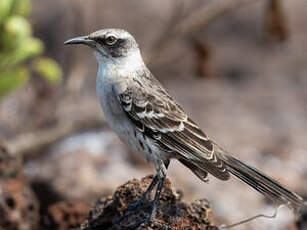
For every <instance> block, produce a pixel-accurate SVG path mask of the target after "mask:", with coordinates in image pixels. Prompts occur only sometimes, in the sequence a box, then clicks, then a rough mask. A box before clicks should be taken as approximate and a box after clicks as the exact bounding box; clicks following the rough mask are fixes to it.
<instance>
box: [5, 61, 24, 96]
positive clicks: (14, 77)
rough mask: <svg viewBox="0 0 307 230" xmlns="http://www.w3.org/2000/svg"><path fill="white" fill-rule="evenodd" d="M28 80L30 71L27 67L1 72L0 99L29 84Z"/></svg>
mask: <svg viewBox="0 0 307 230" xmlns="http://www.w3.org/2000/svg"><path fill="white" fill-rule="evenodd" d="M28 80H29V70H28V69H27V68H26V67H19V68H17V69H14V70H9V71H6V72H0V99H2V98H3V97H4V96H6V95H8V94H9V93H11V92H13V91H14V90H16V89H17V88H19V87H21V86H22V85H24V84H25V83H27V82H28Z"/></svg>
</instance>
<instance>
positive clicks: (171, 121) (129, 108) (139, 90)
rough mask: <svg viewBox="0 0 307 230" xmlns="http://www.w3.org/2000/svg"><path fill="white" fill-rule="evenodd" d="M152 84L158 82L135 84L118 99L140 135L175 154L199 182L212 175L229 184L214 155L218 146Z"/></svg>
mask: <svg viewBox="0 0 307 230" xmlns="http://www.w3.org/2000/svg"><path fill="white" fill-rule="evenodd" d="M147 80H148V79H147ZM151 80H154V81H155V82H152V84H149V85H147V87H141V84H134V85H133V86H132V87H130V88H127V89H126V90H125V91H124V92H122V93H121V94H119V96H118V98H119V100H120V103H121V105H122V107H123V109H124V111H125V112H126V114H127V116H128V117H129V119H130V120H131V121H132V122H133V123H134V124H135V126H136V127H137V129H138V130H139V131H140V132H142V133H143V134H144V135H146V136H147V137H149V138H152V139H153V140H155V143H156V144H157V145H159V147H160V148H162V149H164V151H167V152H170V153H173V154H172V155H173V156H174V157H175V158H177V159H178V160H179V161H180V162H182V163H183V164H184V165H185V166H187V167H188V168H190V169H191V170H192V171H193V172H194V173H195V174H196V175H197V176H198V177H199V178H200V179H202V180H204V181H205V180H206V179H205V178H206V176H207V173H208V172H209V173H211V174H212V175H214V176H216V177H217V178H219V179H221V180H227V179H228V178H229V173H228V171H227V170H226V167H225V165H224V163H223V161H221V160H220V159H219V158H218V156H217V155H216V153H215V144H214V143H213V142H211V141H210V140H209V139H208V137H207V135H206V134H205V133H204V132H202V130H201V129H200V128H199V127H198V126H197V125H196V124H195V123H194V122H193V121H192V120H191V119H190V118H189V117H188V116H187V115H186V113H185V112H184V111H183V109H182V108H181V107H180V106H179V105H178V104H177V103H176V102H175V101H174V99H173V98H172V97H171V96H170V95H169V94H168V93H167V92H166V91H165V90H164V89H163V87H162V86H161V85H160V83H159V82H158V81H157V80H155V79H151ZM145 82H146V81H145ZM143 86H144V85H143ZM145 88H146V90H145Z"/></svg>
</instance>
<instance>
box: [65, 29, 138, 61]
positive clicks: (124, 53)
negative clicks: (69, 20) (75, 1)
mask: <svg viewBox="0 0 307 230" xmlns="http://www.w3.org/2000/svg"><path fill="white" fill-rule="evenodd" d="M64 44H65V45H70V44H84V45H88V46H89V47H91V48H93V49H94V50H95V51H96V52H95V53H96V57H97V59H98V62H99V63H100V62H104V64H106V62H112V63H123V62H127V61H128V60H131V61H133V59H141V61H142V58H141V55H140V51H139V48H138V44H137V42H136V41H135V39H134V37H133V36H132V35H131V34H129V33H128V32H127V31H125V30H122V29H102V30H98V31H96V32H93V33H91V34H89V35H87V36H81V37H75V38H72V39H69V40H67V41H66V42H64ZM135 61H139V60H135Z"/></svg>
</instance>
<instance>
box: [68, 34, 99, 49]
mask: <svg viewBox="0 0 307 230" xmlns="http://www.w3.org/2000/svg"><path fill="white" fill-rule="evenodd" d="M74 44H84V45H88V46H91V47H93V46H95V41H94V40H92V39H89V37H88V36H81V37H76V38H72V39H69V40H67V41H65V42H64V45H74Z"/></svg>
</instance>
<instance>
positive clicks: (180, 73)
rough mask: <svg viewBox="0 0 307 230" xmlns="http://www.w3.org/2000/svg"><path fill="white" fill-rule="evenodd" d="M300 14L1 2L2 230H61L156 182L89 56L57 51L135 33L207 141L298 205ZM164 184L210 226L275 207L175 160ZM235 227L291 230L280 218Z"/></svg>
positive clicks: (228, 5)
mask: <svg viewBox="0 0 307 230" xmlns="http://www.w3.org/2000/svg"><path fill="white" fill-rule="evenodd" d="M306 12H307V2H306V1H302V0H283V1H281V0H258V1H256V0H217V1H213V0H201V1H200V0H188V1H186V0H185V1H183V0H182V1H179V0H177V1H176V0H155V1H152V0H151V1H150V0H143V1H138V0H130V1H119V0H88V1H82V0H53V1H49V0H0V100H1V103H0V140H1V149H0V150H1V151H0V152H1V157H0V191H2V193H0V216H2V217H3V218H1V220H0V225H1V226H0V229H1V230H2V229H18V230H19V229H25V230H26V229H39V228H40V229H43V227H42V226H44V228H47V229H48V228H49V229H63V230H64V229H69V226H73V225H74V224H75V225H77V223H79V222H80V221H81V220H82V218H83V217H84V216H86V215H87V212H88V210H89V207H90V206H91V204H93V202H94V201H95V200H96V199H97V198H98V197H100V196H103V195H109V194H112V191H114V189H115V188H116V187H118V186H119V185H121V184H123V183H125V182H126V181H127V180H129V179H132V178H141V177H143V176H145V175H148V174H153V173H154V169H153V167H152V166H151V165H150V164H148V163H146V162H144V161H143V160H142V159H140V158H139V157H138V156H137V155H136V154H135V153H134V152H132V151H131V150H129V149H128V148H127V147H126V146H125V145H123V144H122V143H121V142H120V141H119V139H118V138H117V137H116V135H115V134H114V133H113V132H112V131H111V130H110V129H109V128H108V126H107V124H106V123H105V121H104V118H103V113H102V110H101V108H100V105H99V102H98V99H97V97H96V90H95V78H96V72H97V63H96V60H95V58H94V56H93V54H92V50H90V49H89V48H88V47H83V46H82V47H81V46H78V47H76V46H69V47H64V46H63V42H64V41H65V40H67V39H69V38H72V37H75V36H80V35H86V34H89V33H91V32H93V31H96V30H99V29H102V28H108V27H118V28H123V29H125V30H127V31H129V32H130V33H131V34H132V35H134V36H135V38H136V40H137V41H138V43H139V45H140V48H141V50H142V55H143V57H144V59H145V62H146V63H147V65H148V67H149V68H150V69H151V71H152V72H153V73H154V75H155V76H156V77H157V78H158V79H159V80H160V81H161V82H162V83H163V85H164V86H165V87H166V88H167V89H168V90H169V92H170V93H171V94H172V95H173V96H174V98H175V99H176V100H177V101H178V102H179V103H180V104H181V105H182V106H183V108H185V111H186V112H187V113H188V114H190V116H191V117H192V118H193V120H195V121H196V122H197V123H198V124H199V125H200V127H202V129H203V130H204V131H205V132H206V133H207V134H209V137H210V138H211V139H213V140H215V141H216V142H217V143H219V144H220V145H221V146H223V147H224V148H225V149H227V150H228V151H230V152H232V153H234V154H235V155H236V156H238V157H239V158H240V159H242V160H243V161H245V162H248V163H250V164H251V165H253V166H255V167H257V168H259V169H261V170H262V171H264V172H266V173H267V174H269V175H271V176H272V177H273V178H275V179H277V180H278V181H280V182H281V183H282V184H283V185H287V186H288V187H289V188H290V189H291V190H293V191H296V192H297V193H298V194H300V195H302V196H304V197H307V186H306V183H307V157H306V151H307V141H306V137H307V77H306V76H307V63H306V61H307V27H306V21H307V14H306ZM168 175H169V178H170V180H171V181H172V184H173V186H174V187H175V188H176V189H178V190H180V191H182V193H183V194H184V200H186V201H192V200H195V199H200V198H206V199H208V200H209V201H210V203H211V206H212V208H213V216H214V217H215V219H216V223H217V224H218V223H224V224H229V223H233V222H236V221H238V220H241V219H243V218H246V217H250V216H253V215H256V214H259V213H264V214H272V213H273V211H274V206H272V204H271V203H270V202H269V201H268V200H266V199H265V198H264V197H263V196H262V195H260V194H258V193H257V192H256V191H254V190H253V189H251V188H249V187H248V186H246V185H244V184H242V183H241V182H239V181H238V180H236V179H232V180H230V181H229V182H221V181H218V180H216V179H215V178H213V177H210V182H209V184H205V183H202V182H201V181H200V180H199V179H198V178H196V177H195V176H194V174H192V173H191V172H190V171H189V170H188V169H186V168H185V167H184V166H183V165H180V164H179V163H178V162H176V161H173V162H172V163H171V165H170V168H169V174H168ZM7 178H10V180H8V179H7ZM12 179H13V182H12ZM1 194H2V195H1ZM1 196H3V197H2V198H1ZM4 198H5V199H4ZM14 210H19V211H20V210H21V211H20V212H17V211H14ZM67 210H75V212H76V213H78V216H75V217H74V218H72V219H71V218H70V219H68V218H66V219H65V215H64V214H63V213H65V212H69V211H67ZM16 213H18V215H17V214H16ZM80 213H81V214H80ZM42 216H44V217H42ZM61 221H62V222H61ZM64 222H65V223H64ZM3 226H5V227H3ZM50 226H51V227H50ZM236 229H251V230H253V229H273V230H274V229H275V230H290V229H291V230H295V229H299V228H298V226H297V224H296V223H295V218H294V216H293V214H292V212H291V211H289V210H287V209H282V210H281V212H280V213H279V215H278V218H276V219H274V220H265V219H258V220H256V221H252V222H250V223H248V224H245V225H243V226H241V227H238V228H236Z"/></svg>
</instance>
